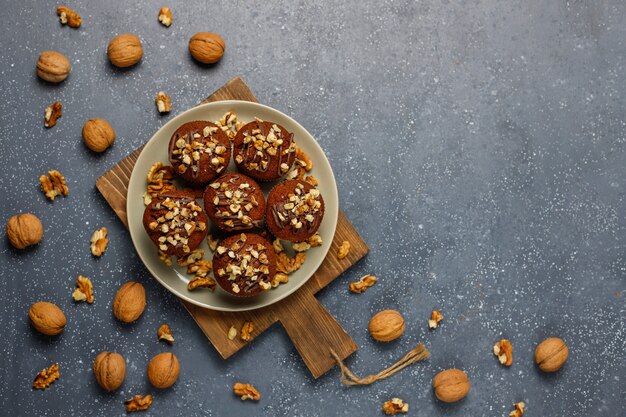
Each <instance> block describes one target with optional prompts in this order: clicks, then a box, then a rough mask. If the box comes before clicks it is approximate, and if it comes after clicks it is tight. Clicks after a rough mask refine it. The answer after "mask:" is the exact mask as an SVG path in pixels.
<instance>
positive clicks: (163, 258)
mask: <svg viewBox="0 0 626 417" xmlns="http://www.w3.org/2000/svg"><path fill="white" fill-rule="evenodd" d="M159 259H160V260H161V262H163V263H164V264H165V265H167V266H172V257H171V256H169V255H168V254H167V253H165V252H163V251H159Z"/></svg>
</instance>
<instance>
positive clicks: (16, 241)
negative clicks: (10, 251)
mask: <svg viewBox="0 0 626 417" xmlns="http://www.w3.org/2000/svg"><path fill="white" fill-rule="evenodd" d="M6 231H7V238H8V239H9V242H11V245H13V247H15V248H17V249H25V248H27V247H28V246H32V245H36V244H37V243H39V242H41V239H42V238H43V226H42V224H41V221H39V218H37V216H35V215H34V214H30V213H24V214H16V215H15V216H13V217H11V218H10V219H9V221H8V222H7V228H6Z"/></svg>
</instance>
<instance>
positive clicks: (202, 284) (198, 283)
mask: <svg viewBox="0 0 626 417" xmlns="http://www.w3.org/2000/svg"><path fill="white" fill-rule="evenodd" d="M216 284H217V283H216V282H215V280H214V279H213V278H212V277H201V276H199V275H196V276H195V277H193V278H192V279H191V281H189V283H188V284H187V290H189V291H193V290H195V289H196V288H208V289H209V290H211V291H214V290H215V285H216Z"/></svg>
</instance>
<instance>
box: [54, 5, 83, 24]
mask: <svg viewBox="0 0 626 417" xmlns="http://www.w3.org/2000/svg"><path fill="white" fill-rule="evenodd" d="M57 15H58V16H59V21H60V22H61V24H62V25H68V26H69V27H71V28H74V29H76V28H79V27H80V25H81V23H82V22H83V19H82V18H81V17H80V15H79V14H78V13H76V12H75V11H74V10H72V9H70V8H69V7H67V6H59V7H57Z"/></svg>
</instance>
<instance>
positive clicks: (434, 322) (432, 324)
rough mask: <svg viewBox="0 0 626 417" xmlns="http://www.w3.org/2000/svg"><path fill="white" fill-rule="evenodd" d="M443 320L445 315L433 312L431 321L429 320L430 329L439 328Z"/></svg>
mask: <svg viewBox="0 0 626 417" xmlns="http://www.w3.org/2000/svg"><path fill="white" fill-rule="evenodd" d="M441 320H443V314H441V312H440V311H439V310H433V312H432V313H430V320H428V328H429V329H436V328H437V327H439V322H440V321H441Z"/></svg>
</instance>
